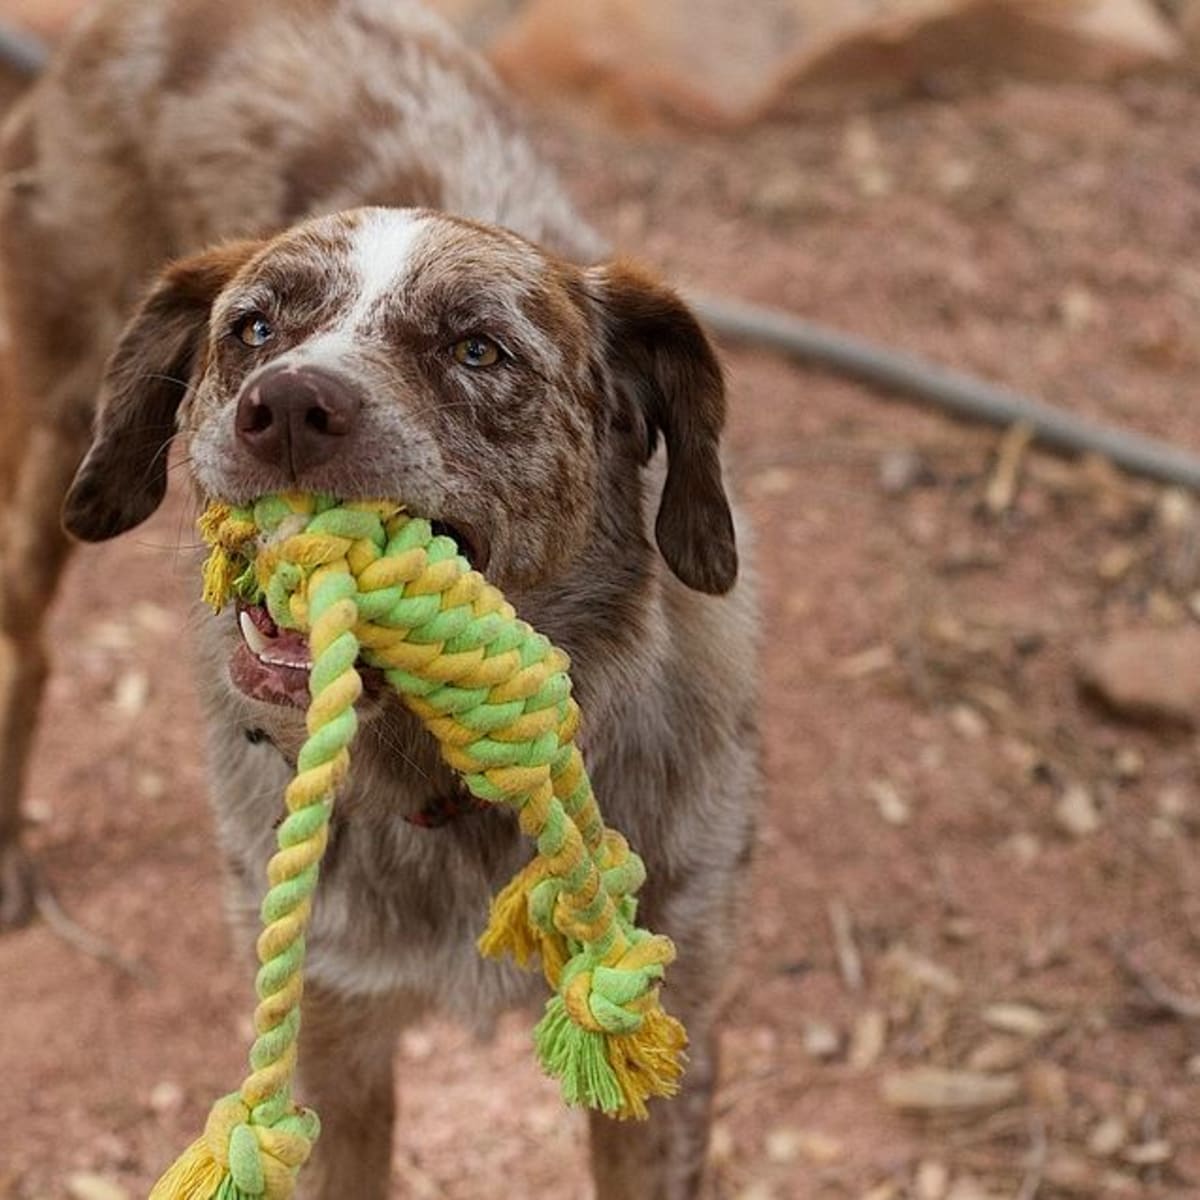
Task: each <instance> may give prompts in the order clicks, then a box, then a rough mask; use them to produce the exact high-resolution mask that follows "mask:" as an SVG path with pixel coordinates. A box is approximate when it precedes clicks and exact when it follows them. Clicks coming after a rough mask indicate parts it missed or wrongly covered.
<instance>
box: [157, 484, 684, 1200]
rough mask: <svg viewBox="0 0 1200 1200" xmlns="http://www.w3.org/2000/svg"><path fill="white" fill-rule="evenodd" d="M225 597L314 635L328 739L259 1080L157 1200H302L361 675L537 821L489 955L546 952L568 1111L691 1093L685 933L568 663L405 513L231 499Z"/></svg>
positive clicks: (266, 924) (269, 901) (307, 754)
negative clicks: (322, 876)
mask: <svg viewBox="0 0 1200 1200" xmlns="http://www.w3.org/2000/svg"><path fill="white" fill-rule="evenodd" d="M200 529H201V533H202V534H203V536H204V538H205V540H206V541H207V542H208V544H209V545H210V547H211V553H210V556H209V559H208V561H207V562H206V564H205V569H204V598H205V600H206V601H207V602H209V603H210V604H211V605H212V606H213V607H214V608H215V609H219V608H220V607H221V606H222V605H224V604H225V603H226V602H227V601H228V600H229V599H230V597H231V596H234V595H237V596H240V597H241V598H242V599H243V600H246V601H249V602H252V603H265V605H266V607H267V609H268V611H269V612H270V614H271V617H272V619H273V620H274V621H275V622H276V624H277V625H278V626H280V627H281V628H285V629H294V630H299V631H302V632H306V633H307V634H308V638H309V644H310V649H311V656H312V669H311V678H310V685H309V686H310V694H311V697H312V699H311V702H310V704H309V708H308V713H307V718H306V720H307V730H308V737H307V740H306V741H305V743H304V746H303V748H302V749H301V751H300V755H299V759H298V762H297V774H296V776H295V778H294V779H293V780H292V781H291V783H290V784H289V785H288V788H287V790H286V793H285V797H284V799H285V803H286V807H287V810H288V815H287V817H286V819H285V820H284V821H283V823H282V824H281V826H280V828H279V830H278V850H277V852H276V853H275V855H274V856H273V857H272V859H271V861H270V863H269V865H268V871H267V874H268V881H269V885H270V886H269V889H268V891H267V894H266V897H265V898H264V900H263V904H262V920H263V930H262V933H261V934H260V936H259V939H258V954H259V961H260V964H261V966H260V969H259V973H258V978H257V985H256V986H257V992H258V1006H257V1008H256V1010H255V1017H254V1026H255V1033H256V1037H255V1040H254V1044H253V1046H252V1048H251V1051H250V1073H249V1074H248V1075H247V1076H246V1078H245V1080H244V1081H243V1082H242V1086H241V1088H240V1089H239V1091H238V1092H237V1093H234V1094H233V1095H231V1096H226V1097H225V1098H224V1099H222V1100H220V1101H218V1103H217V1104H216V1105H215V1106H214V1108H213V1110H212V1113H211V1114H210V1116H209V1120H208V1123H207V1125H206V1127H205V1133H204V1135H203V1137H201V1138H200V1139H199V1141H197V1142H196V1143H194V1145H193V1146H192V1147H191V1148H189V1150H188V1151H187V1152H186V1153H185V1154H184V1155H183V1156H182V1157H181V1159H180V1160H179V1161H178V1162H177V1163H176V1164H175V1166H173V1167H172V1168H171V1169H170V1170H169V1171H168V1172H167V1174H166V1175H164V1177H163V1178H162V1179H161V1180H160V1181H159V1183H158V1185H157V1186H156V1187H155V1189H154V1191H153V1193H152V1194H151V1200H243V1198H245V1200H251V1198H254V1200H289V1198H290V1197H291V1196H292V1194H293V1191H294V1188H295V1179H296V1175H297V1172H298V1171H299V1169H300V1167H301V1165H302V1164H303V1162H304V1161H305V1159H306V1158H307V1157H308V1155H309V1153H310V1151H311V1147H312V1143H313V1141H314V1140H315V1138H316V1136H317V1132H318V1128H319V1125H318V1122H317V1119H316V1116H315V1114H314V1113H312V1112H311V1111H309V1110H307V1109H303V1108H298V1107H296V1105H295V1104H294V1102H293V1098H292V1085H293V1080H294V1077H295V1070H296V1046H297V1039H298V1038H299V1035H300V1006H301V998H302V993H303V976H302V972H303V965H304V953H305V944H304V938H305V931H306V929H307V927H308V924H309V920H310V917H311V913H312V902H313V895H314V892H315V889H316V886H317V879H318V875H319V871H320V862H321V858H322V855H323V853H324V851H325V847H326V843H327V840H328V830H329V819H330V814H331V811H332V806H333V803H334V798H335V795H336V793H337V791H338V788H339V787H340V786H341V785H342V783H343V782H344V780H345V778H346V776H347V774H348V772H349V767H350V752H349V747H350V743H351V742H352V741H353V739H354V736H355V732H356V730H357V721H356V718H355V713H354V704H355V702H356V701H357V700H358V698H359V696H360V695H361V691H362V681H361V677H360V675H359V673H358V671H357V669H356V665H355V664H356V663H357V662H358V661H359V659H360V658H361V659H362V661H363V662H365V663H366V664H367V665H369V666H372V667H377V668H380V669H381V670H382V671H383V673H384V678H385V679H386V680H387V682H388V684H389V685H390V686H391V687H392V688H393V689H394V690H395V691H396V693H397V694H398V695H399V696H400V697H401V699H402V700H403V702H404V703H405V704H406V705H407V707H408V708H409V709H410V710H411V711H412V712H413V713H415V714H416V716H417V717H419V718H420V720H421V721H422V722H423V723H424V724H425V726H426V728H427V729H428V730H429V732H430V733H431V734H432V735H433V736H434V737H435V738H436V739H437V741H438V744H439V747H440V749H441V753H442V756H443V758H444V759H445V761H446V762H447V763H448V764H449V765H450V766H451V767H452V768H453V769H454V770H455V771H457V772H459V774H460V775H461V776H462V778H463V780H464V782H465V783H466V786H467V787H468V788H469V789H470V790H471V792H473V793H474V794H475V795H476V796H477V797H479V798H480V799H482V800H484V801H486V802H488V803H492V804H504V805H507V806H508V807H509V808H511V809H512V810H513V811H514V812H515V813H516V815H517V819H518V823H519V826H520V828H521V830H522V832H523V833H525V834H526V835H527V836H528V837H530V838H532V839H533V840H534V841H535V842H536V845H537V855H536V857H535V858H533V859H532V861H531V862H530V863H529V864H528V865H527V866H526V867H525V868H524V869H522V870H521V871H520V872H519V873H518V874H517V876H516V877H515V878H514V879H513V880H512V881H511V882H510V883H509V884H508V885H507V886H506V887H505V888H504V890H503V891H502V892H501V893H500V895H499V896H497V897H496V898H495V900H494V901H493V903H492V907H491V912H490V916H489V921H488V926H487V928H486V929H485V930H484V932H483V934H482V935H481V936H480V939H479V947H480V950H481V951H482V952H483V953H485V954H487V955H490V956H500V955H502V954H504V953H511V954H512V955H513V957H514V959H515V960H516V961H517V962H518V963H519V964H521V965H527V964H528V963H529V962H530V960H531V959H532V958H533V957H534V956H535V955H536V956H537V957H538V958H539V960H540V963H541V967H542V970H543V973H544V974H545V976H546V979H547V981H548V983H549V984H550V986H551V987H552V988H553V989H554V991H555V994H554V995H553V996H552V997H551V998H550V999H549V1000H548V1001H547V1004H546V1012H545V1015H544V1016H543V1018H542V1020H541V1022H539V1024H538V1027H537V1029H536V1031H535V1043H536V1045H537V1050H538V1055H539V1058H540V1059H541V1061H542V1064H543V1066H544V1067H545V1068H546V1070H547V1071H549V1072H550V1073H551V1074H552V1075H555V1076H557V1077H558V1078H559V1079H560V1081H561V1085H562V1091H563V1096H564V1098H565V1099H566V1100H567V1101H568V1103H572V1104H586V1105H589V1106H592V1107H596V1108H599V1109H602V1110H603V1111H605V1112H607V1113H609V1114H611V1115H613V1116H617V1117H635V1118H644V1117H645V1116H646V1115H647V1110H646V1100H647V1099H648V1098H649V1097H651V1096H654V1095H671V1094H673V1093H674V1092H675V1091H676V1090H677V1087H678V1079H679V1076H680V1074H681V1073H682V1057H683V1050H684V1047H685V1045H686V1037H685V1035H684V1032H683V1028H682V1026H680V1025H679V1023H678V1022H677V1021H675V1020H674V1019H673V1018H672V1017H669V1016H668V1015H667V1014H666V1013H664V1012H663V1010H662V1008H661V1006H660V1004H659V996H658V992H659V987H660V984H661V981H662V977H663V969H664V967H665V966H666V965H667V964H668V963H669V962H670V961H671V960H672V959H673V957H674V947H673V946H672V945H671V943H670V941H669V940H668V939H667V938H664V937H660V936H656V935H654V934H651V933H648V932H646V931H644V930H641V929H638V928H637V926H636V925H635V924H634V912H635V908H636V903H635V900H634V895H635V893H636V891H637V889H638V888H639V887H640V885H641V883H642V881H643V879H644V877H645V870H644V867H643V865H642V862H641V859H639V858H638V857H637V855H635V854H634V853H633V852H632V851H631V850H630V849H629V846H628V844H627V843H626V841H625V839H624V838H623V837H621V836H620V834H618V833H616V832H614V831H612V830H608V829H606V828H605V826H604V822H603V820H602V818H601V815H600V810H599V807H598V805H597V803H596V799H595V796H594V795H593V793H592V788H591V783H590V781H589V779H588V774H587V771H586V769H585V767H584V763H583V759H582V756H581V755H580V752H579V749H578V746H577V745H576V744H575V737H576V734H577V732H578V729H579V722H580V714H579V708H578V706H577V705H576V703H575V701H574V700H573V699H572V697H571V682H570V678H569V676H568V674H567V669H568V666H569V661H568V659H567V656H566V655H565V654H563V652H562V651H561V650H559V649H557V648H556V647H554V646H552V645H551V644H550V642H549V641H548V640H547V639H546V638H544V637H543V636H542V635H541V634H539V633H537V632H536V631H535V630H534V629H532V628H531V627H530V626H529V625H527V624H526V623H525V622H523V621H521V620H520V619H519V618H518V617H517V615H516V613H515V611H514V610H513V608H512V606H511V605H510V604H509V603H508V602H507V601H506V600H505V599H504V597H503V596H502V595H501V593H500V592H499V591H498V590H497V589H496V588H495V587H493V586H492V585H491V584H489V583H488V582H487V581H486V580H485V579H484V578H483V576H482V575H480V574H479V573H478V572H476V571H473V570H472V569H471V567H470V565H469V564H468V563H467V561H466V560H465V559H464V558H463V557H462V555H461V554H460V553H459V551H458V548H457V546H456V545H455V544H454V542H453V541H452V540H451V539H449V538H446V537H441V536H435V535H434V534H433V531H432V529H431V527H430V525H429V523H428V522H427V521H424V520H420V519H416V518H410V517H408V516H406V515H404V514H403V513H402V512H401V511H400V509H399V507H398V506H396V505H394V504H390V503H387V502H379V503H375V502H372V503H347V504H338V503H336V502H335V501H333V500H331V499H329V498H326V497H314V496H304V495H279V496H269V497H264V498H263V499H262V500H260V501H258V502H257V503H256V504H255V505H254V506H253V507H252V508H249V509H232V508H230V507H229V506H227V505H223V504H213V505H210V507H209V508H208V510H207V511H206V512H205V514H204V515H203V517H202V518H201V520H200Z"/></svg>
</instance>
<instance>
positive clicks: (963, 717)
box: [950, 704, 988, 742]
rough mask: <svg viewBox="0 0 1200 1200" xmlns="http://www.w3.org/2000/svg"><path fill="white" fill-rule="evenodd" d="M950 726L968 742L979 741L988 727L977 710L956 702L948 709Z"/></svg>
mask: <svg viewBox="0 0 1200 1200" xmlns="http://www.w3.org/2000/svg"><path fill="white" fill-rule="evenodd" d="M950 728H951V729H953V730H954V732H955V733H957V734H958V736H959V737H961V738H966V740H967V741H969V742H977V741H979V739H980V738H981V737H983V735H984V734H985V733H987V729H988V727H987V722H986V721H985V720H984V719H983V717H981V716H980V715H979V710H978V709H975V708H972V707H971V706H970V705H969V704H956V705H955V706H954V707H953V708H952V709H951V710H950Z"/></svg>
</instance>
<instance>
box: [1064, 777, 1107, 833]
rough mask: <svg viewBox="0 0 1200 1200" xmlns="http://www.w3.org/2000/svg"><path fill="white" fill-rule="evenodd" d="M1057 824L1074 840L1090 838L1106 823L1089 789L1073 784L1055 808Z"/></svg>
mask: <svg viewBox="0 0 1200 1200" xmlns="http://www.w3.org/2000/svg"><path fill="white" fill-rule="evenodd" d="M1054 821H1055V824H1056V825H1057V826H1058V827H1059V829H1061V830H1062V831H1063V833H1065V834H1068V835H1069V836H1070V837H1073V838H1085V837H1090V836H1091V835H1092V834H1093V833H1095V832H1097V830H1099V828H1100V826H1101V825H1102V824H1103V823H1104V822H1103V819H1102V818H1101V816H1100V810H1099V808H1097V807H1096V800H1095V797H1093V795H1092V793H1091V792H1089V791H1088V789H1087V788H1085V787H1082V786H1080V785H1079V784H1072V785H1071V786H1070V787H1069V788H1067V790H1066V791H1065V792H1063V794H1062V795H1061V796H1060V797H1059V799H1058V803H1057V804H1056V805H1055V806H1054Z"/></svg>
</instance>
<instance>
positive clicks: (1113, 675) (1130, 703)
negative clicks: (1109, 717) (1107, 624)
mask: <svg viewBox="0 0 1200 1200" xmlns="http://www.w3.org/2000/svg"><path fill="white" fill-rule="evenodd" d="M1076 677H1077V679H1078V680H1079V683H1080V685H1081V686H1082V687H1083V688H1084V689H1085V691H1087V692H1089V693H1090V694H1091V695H1093V696H1094V697H1096V698H1097V699H1098V700H1100V701H1101V702H1102V703H1103V704H1104V705H1106V706H1107V707H1108V708H1110V709H1111V710H1112V711H1113V712H1114V713H1116V714H1117V715H1118V716H1121V717H1124V718H1126V719H1127V720H1130V721H1137V722H1140V723H1142V724H1146V725H1150V726H1185V727H1188V728H1194V727H1195V726H1196V724H1197V723H1198V722H1200V629H1198V628H1195V627H1194V626H1185V627H1182V628H1171V629H1132V630H1125V631H1124V632H1121V633H1115V634H1112V635H1111V636H1109V637H1107V638H1105V639H1104V640H1102V641H1099V642H1096V643H1093V644H1092V645H1090V646H1087V647H1085V648H1084V650H1083V651H1082V653H1080V655H1079V657H1078V659H1077V661H1076Z"/></svg>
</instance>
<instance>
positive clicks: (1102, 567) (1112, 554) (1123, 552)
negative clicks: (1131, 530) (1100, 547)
mask: <svg viewBox="0 0 1200 1200" xmlns="http://www.w3.org/2000/svg"><path fill="white" fill-rule="evenodd" d="M1137 559H1138V552H1137V550H1136V549H1135V548H1134V547H1133V546H1130V545H1128V544H1127V543H1126V544H1122V545H1120V546H1114V547H1113V548H1112V549H1111V550H1108V551H1106V552H1105V553H1104V555H1103V556H1102V557H1101V559H1100V562H1099V563H1098V564H1097V567H1096V574H1097V575H1099V576H1100V578H1101V579H1103V580H1104V582H1105V583H1116V582H1117V581H1118V580H1120V579H1124V578H1125V576H1126V575H1128V574H1129V571H1130V569H1131V568H1132V566H1133V564H1134V563H1135V562H1137Z"/></svg>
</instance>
